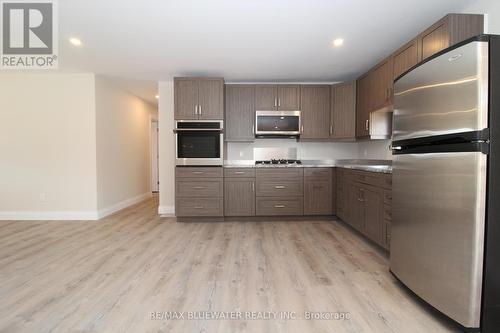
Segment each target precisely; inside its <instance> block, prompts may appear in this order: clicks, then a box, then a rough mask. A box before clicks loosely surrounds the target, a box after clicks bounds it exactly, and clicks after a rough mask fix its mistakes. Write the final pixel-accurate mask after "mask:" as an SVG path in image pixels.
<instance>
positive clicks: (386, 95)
mask: <svg viewBox="0 0 500 333" xmlns="http://www.w3.org/2000/svg"><path fill="white" fill-rule="evenodd" d="M369 76H371V79H370V87H369V94H370V103H369V111H370V112H372V111H376V110H379V109H382V108H384V107H386V106H388V105H390V104H392V85H393V83H392V82H393V76H394V74H393V62H392V57H391V58H388V59H386V60H385V61H383V62H382V63H381V64H380V65H379V66H378V67H376V68H375V69H374V70H373V71H372V72H370V74H369Z"/></svg>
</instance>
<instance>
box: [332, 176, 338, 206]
mask: <svg viewBox="0 0 500 333" xmlns="http://www.w3.org/2000/svg"><path fill="white" fill-rule="evenodd" d="M332 215H337V173H336V172H335V169H332Z"/></svg>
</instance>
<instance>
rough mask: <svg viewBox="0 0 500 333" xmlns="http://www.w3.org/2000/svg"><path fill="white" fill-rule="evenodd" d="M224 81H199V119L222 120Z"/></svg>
mask: <svg viewBox="0 0 500 333" xmlns="http://www.w3.org/2000/svg"><path fill="white" fill-rule="evenodd" d="M223 99H224V80H222V79H200V80H199V82H198V114H199V116H200V117H199V118H200V119H218V120H222V119H224V100H223Z"/></svg>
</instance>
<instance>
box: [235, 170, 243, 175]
mask: <svg viewBox="0 0 500 333" xmlns="http://www.w3.org/2000/svg"><path fill="white" fill-rule="evenodd" d="M234 173H235V174H237V175H242V174H244V173H245V171H235V172H234Z"/></svg>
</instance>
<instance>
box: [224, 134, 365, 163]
mask: <svg viewBox="0 0 500 333" xmlns="http://www.w3.org/2000/svg"><path fill="white" fill-rule="evenodd" d="M254 148H281V149H288V148H295V149H296V150H297V158H298V159H303V160H306V159H307V160H314V159H321V160H325V159H327V160H332V159H351V158H358V154H359V152H358V151H359V149H358V143H353V142H346V143H343V142H342V143H338V142H297V141H295V140H290V139H257V140H255V142H228V143H227V150H226V159H228V160H253V159H255V156H254ZM257 150H258V149H257Z"/></svg>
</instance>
